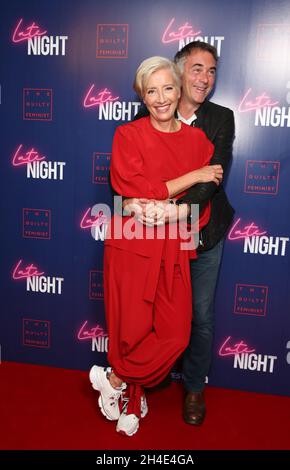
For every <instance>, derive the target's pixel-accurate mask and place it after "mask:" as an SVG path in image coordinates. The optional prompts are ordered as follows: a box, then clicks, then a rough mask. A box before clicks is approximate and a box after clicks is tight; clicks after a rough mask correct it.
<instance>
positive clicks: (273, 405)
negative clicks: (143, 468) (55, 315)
mask: <svg viewBox="0 0 290 470" xmlns="http://www.w3.org/2000/svg"><path fill="white" fill-rule="evenodd" d="M0 377H1V387H0V423H1V426H0V448H1V449H96V450H97V449H108V450H109V449H110V450H113V449H118V450H120V449H123V450H126V449H136V450H140V449H142V450H146V449H152V450H153V449H154V450H155V449H160V450H161V449H167V450H169V449H176V450H179V449H189V450H197V449H221V450H222V449H290V398H288V397H280V396H273V395H262V394H257V393H248V392H240V391H234V390H227V389H221V388H214V387H208V388H207V389H206V401H207V408H208V414H207V418H206V420H205V422H204V424H203V426H201V427H199V428H196V427H194V426H190V425H186V424H185V423H184V422H183V420H182V416H181V407H182V395H183V391H182V386H181V385H180V384H176V383H173V384H172V385H171V386H170V387H169V388H167V389H163V390H159V391H154V392H151V393H150V394H148V405H149V414H148V415H147V417H146V418H144V420H142V422H141V426H140V429H139V431H138V433H137V434H136V435H135V436H133V437H130V438H129V437H124V436H120V435H119V434H117V433H116V431H115V423H113V422H109V421H107V420H106V419H105V418H104V417H103V416H102V415H101V413H100V412H99V409H98V407H97V396H98V394H97V392H94V390H93V389H92V388H91V386H90V384H89V381H88V374H87V373H85V372H80V371H74V370H66V369H57V368H52V367H41V366H32V365H27V364H17V363H13V362H5V363H3V364H1V365H0Z"/></svg>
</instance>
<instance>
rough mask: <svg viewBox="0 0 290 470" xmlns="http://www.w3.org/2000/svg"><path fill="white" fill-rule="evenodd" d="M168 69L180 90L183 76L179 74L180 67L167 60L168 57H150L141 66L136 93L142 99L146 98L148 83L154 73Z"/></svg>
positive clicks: (138, 72) (136, 83)
mask: <svg viewBox="0 0 290 470" xmlns="http://www.w3.org/2000/svg"><path fill="white" fill-rule="evenodd" d="M162 69H168V70H170V72H171V73H172V77H173V79H174V82H175V85H176V87H177V88H178V89H180V87H181V75H180V72H179V69H178V67H177V66H176V64H175V63H174V62H172V61H171V60H169V59H167V58H166V57H160V56H154V57H149V59H145V60H143V62H141V64H140V65H139V67H138V69H137V71H136V75H135V80H134V85H133V88H134V90H135V91H136V93H137V94H138V95H139V96H140V98H143V97H144V94H145V88H146V86H147V83H148V81H149V79H150V77H151V75H152V74H153V73H154V72H157V70H162Z"/></svg>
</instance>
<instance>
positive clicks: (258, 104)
mask: <svg viewBox="0 0 290 470" xmlns="http://www.w3.org/2000/svg"><path fill="white" fill-rule="evenodd" d="M251 91H252V88H249V89H248V90H247V91H246V93H245V95H244V97H243V98H242V101H241V102H240V104H239V108H238V109H239V112H240V113H246V112H247V111H255V110H257V109H261V108H265V107H272V106H276V105H277V104H279V101H271V97H270V96H268V95H267V94H266V93H265V92H263V93H262V94H261V95H259V96H256V98H254V100H253V101H251V100H249V95H250V93H251Z"/></svg>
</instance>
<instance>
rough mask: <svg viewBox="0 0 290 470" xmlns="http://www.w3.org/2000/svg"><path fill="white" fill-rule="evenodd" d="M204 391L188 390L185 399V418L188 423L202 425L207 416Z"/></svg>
mask: <svg viewBox="0 0 290 470" xmlns="http://www.w3.org/2000/svg"><path fill="white" fill-rule="evenodd" d="M205 412H206V408H205V401H204V395H203V392H187V394H186V396H185V400H184V407H183V419H184V421H185V422H186V423H187V424H193V425H195V426H200V425H201V424H202V423H203V420H204V418H205Z"/></svg>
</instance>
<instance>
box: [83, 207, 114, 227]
mask: <svg viewBox="0 0 290 470" xmlns="http://www.w3.org/2000/svg"><path fill="white" fill-rule="evenodd" d="M91 210H92V209H91V207H89V208H88V210H87V211H86V212H85V214H84V216H83V218H82V220H81V223H80V227H81V228H91V227H99V226H100V225H103V224H105V223H107V222H108V218H107V216H106V215H104V212H103V211H99V213H98V215H96V216H95V217H89V215H88V214H89V212H90V211H91Z"/></svg>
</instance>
